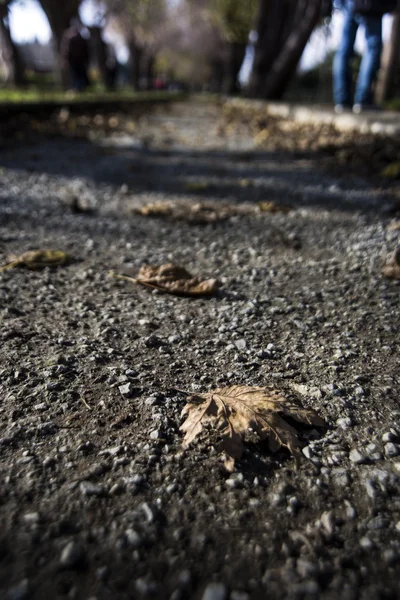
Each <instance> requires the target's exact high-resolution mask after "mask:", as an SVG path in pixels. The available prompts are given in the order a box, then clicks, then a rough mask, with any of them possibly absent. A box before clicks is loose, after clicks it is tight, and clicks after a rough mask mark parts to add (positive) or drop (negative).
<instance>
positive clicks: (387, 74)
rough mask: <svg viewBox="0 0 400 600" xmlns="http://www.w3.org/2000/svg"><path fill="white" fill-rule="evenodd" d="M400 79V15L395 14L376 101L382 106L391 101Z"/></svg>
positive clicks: (377, 87) (380, 74) (384, 54)
mask: <svg viewBox="0 0 400 600" xmlns="http://www.w3.org/2000/svg"><path fill="white" fill-rule="evenodd" d="M399 79H400V14H395V15H394V17H393V23H392V32H391V35H390V40H389V41H388V43H387V44H386V46H385V49H384V52H383V57H382V67H381V69H380V71H379V77H378V82H377V86H376V100H377V102H378V103H379V104H380V103H382V102H385V101H386V100H389V99H390V98H391V97H392V96H393V95H394V92H395V90H396V84H397V85H399Z"/></svg>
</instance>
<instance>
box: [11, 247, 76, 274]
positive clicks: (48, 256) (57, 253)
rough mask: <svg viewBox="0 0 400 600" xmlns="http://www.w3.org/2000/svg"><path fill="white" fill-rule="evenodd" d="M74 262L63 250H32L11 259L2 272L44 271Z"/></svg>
mask: <svg viewBox="0 0 400 600" xmlns="http://www.w3.org/2000/svg"><path fill="white" fill-rule="evenodd" d="M71 262H72V257H71V256H70V255H69V254H67V253H66V252H62V251H61V250H31V251H29V252H24V253H23V254H21V255H20V256H13V257H9V262H8V263H7V264H6V265H4V266H3V267H0V271H6V270H7V269H13V268H16V267H20V268H25V269H32V270H35V269H44V268H45V267H59V266H61V265H67V264H69V263H71Z"/></svg>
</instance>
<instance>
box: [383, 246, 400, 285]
mask: <svg viewBox="0 0 400 600" xmlns="http://www.w3.org/2000/svg"><path fill="white" fill-rule="evenodd" d="M382 273H383V274H384V276H385V277H389V278H390V279H400V246H398V247H397V248H396V250H395V251H394V252H392V254H389V256H388V258H387V259H386V262H385V265H384V267H383V269H382Z"/></svg>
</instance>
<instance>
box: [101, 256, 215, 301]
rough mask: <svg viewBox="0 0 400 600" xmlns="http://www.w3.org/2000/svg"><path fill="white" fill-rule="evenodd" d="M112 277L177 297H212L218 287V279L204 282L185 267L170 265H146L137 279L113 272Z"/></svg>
mask: <svg viewBox="0 0 400 600" xmlns="http://www.w3.org/2000/svg"><path fill="white" fill-rule="evenodd" d="M110 275H111V276H112V277H116V278H117V279H125V280H126V281H131V282H132V283H138V284H140V285H144V286H146V287H149V288H152V289H156V290H159V291H161V292H164V293H165V294H173V295H175V296H211V295H213V294H214V293H215V292H216V290H217V287H218V285H217V280H216V279H206V280H202V279H201V278H200V277H198V276H196V277H193V275H191V274H190V273H188V271H186V269H184V268H183V267H178V266H176V265H173V264H170V263H169V264H166V265H161V266H159V267H156V266H151V265H145V266H143V267H141V269H140V271H139V274H138V276H137V277H136V278H134V277H128V276H127V275H118V274H116V273H114V272H112V271H111V273H110Z"/></svg>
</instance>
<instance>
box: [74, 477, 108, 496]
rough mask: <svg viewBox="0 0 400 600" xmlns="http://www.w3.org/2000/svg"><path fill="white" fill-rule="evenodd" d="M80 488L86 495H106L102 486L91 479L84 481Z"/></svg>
mask: <svg viewBox="0 0 400 600" xmlns="http://www.w3.org/2000/svg"><path fill="white" fill-rule="evenodd" d="M79 489H80V490H81V492H82V494H83V495H84V496H104V495H105V493H106V492H105V490H104V488H103V487H102V486H100V485H95V484H94V483H92V482H91V481H82V482H81V483H80V485H79Z"/></svg>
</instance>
